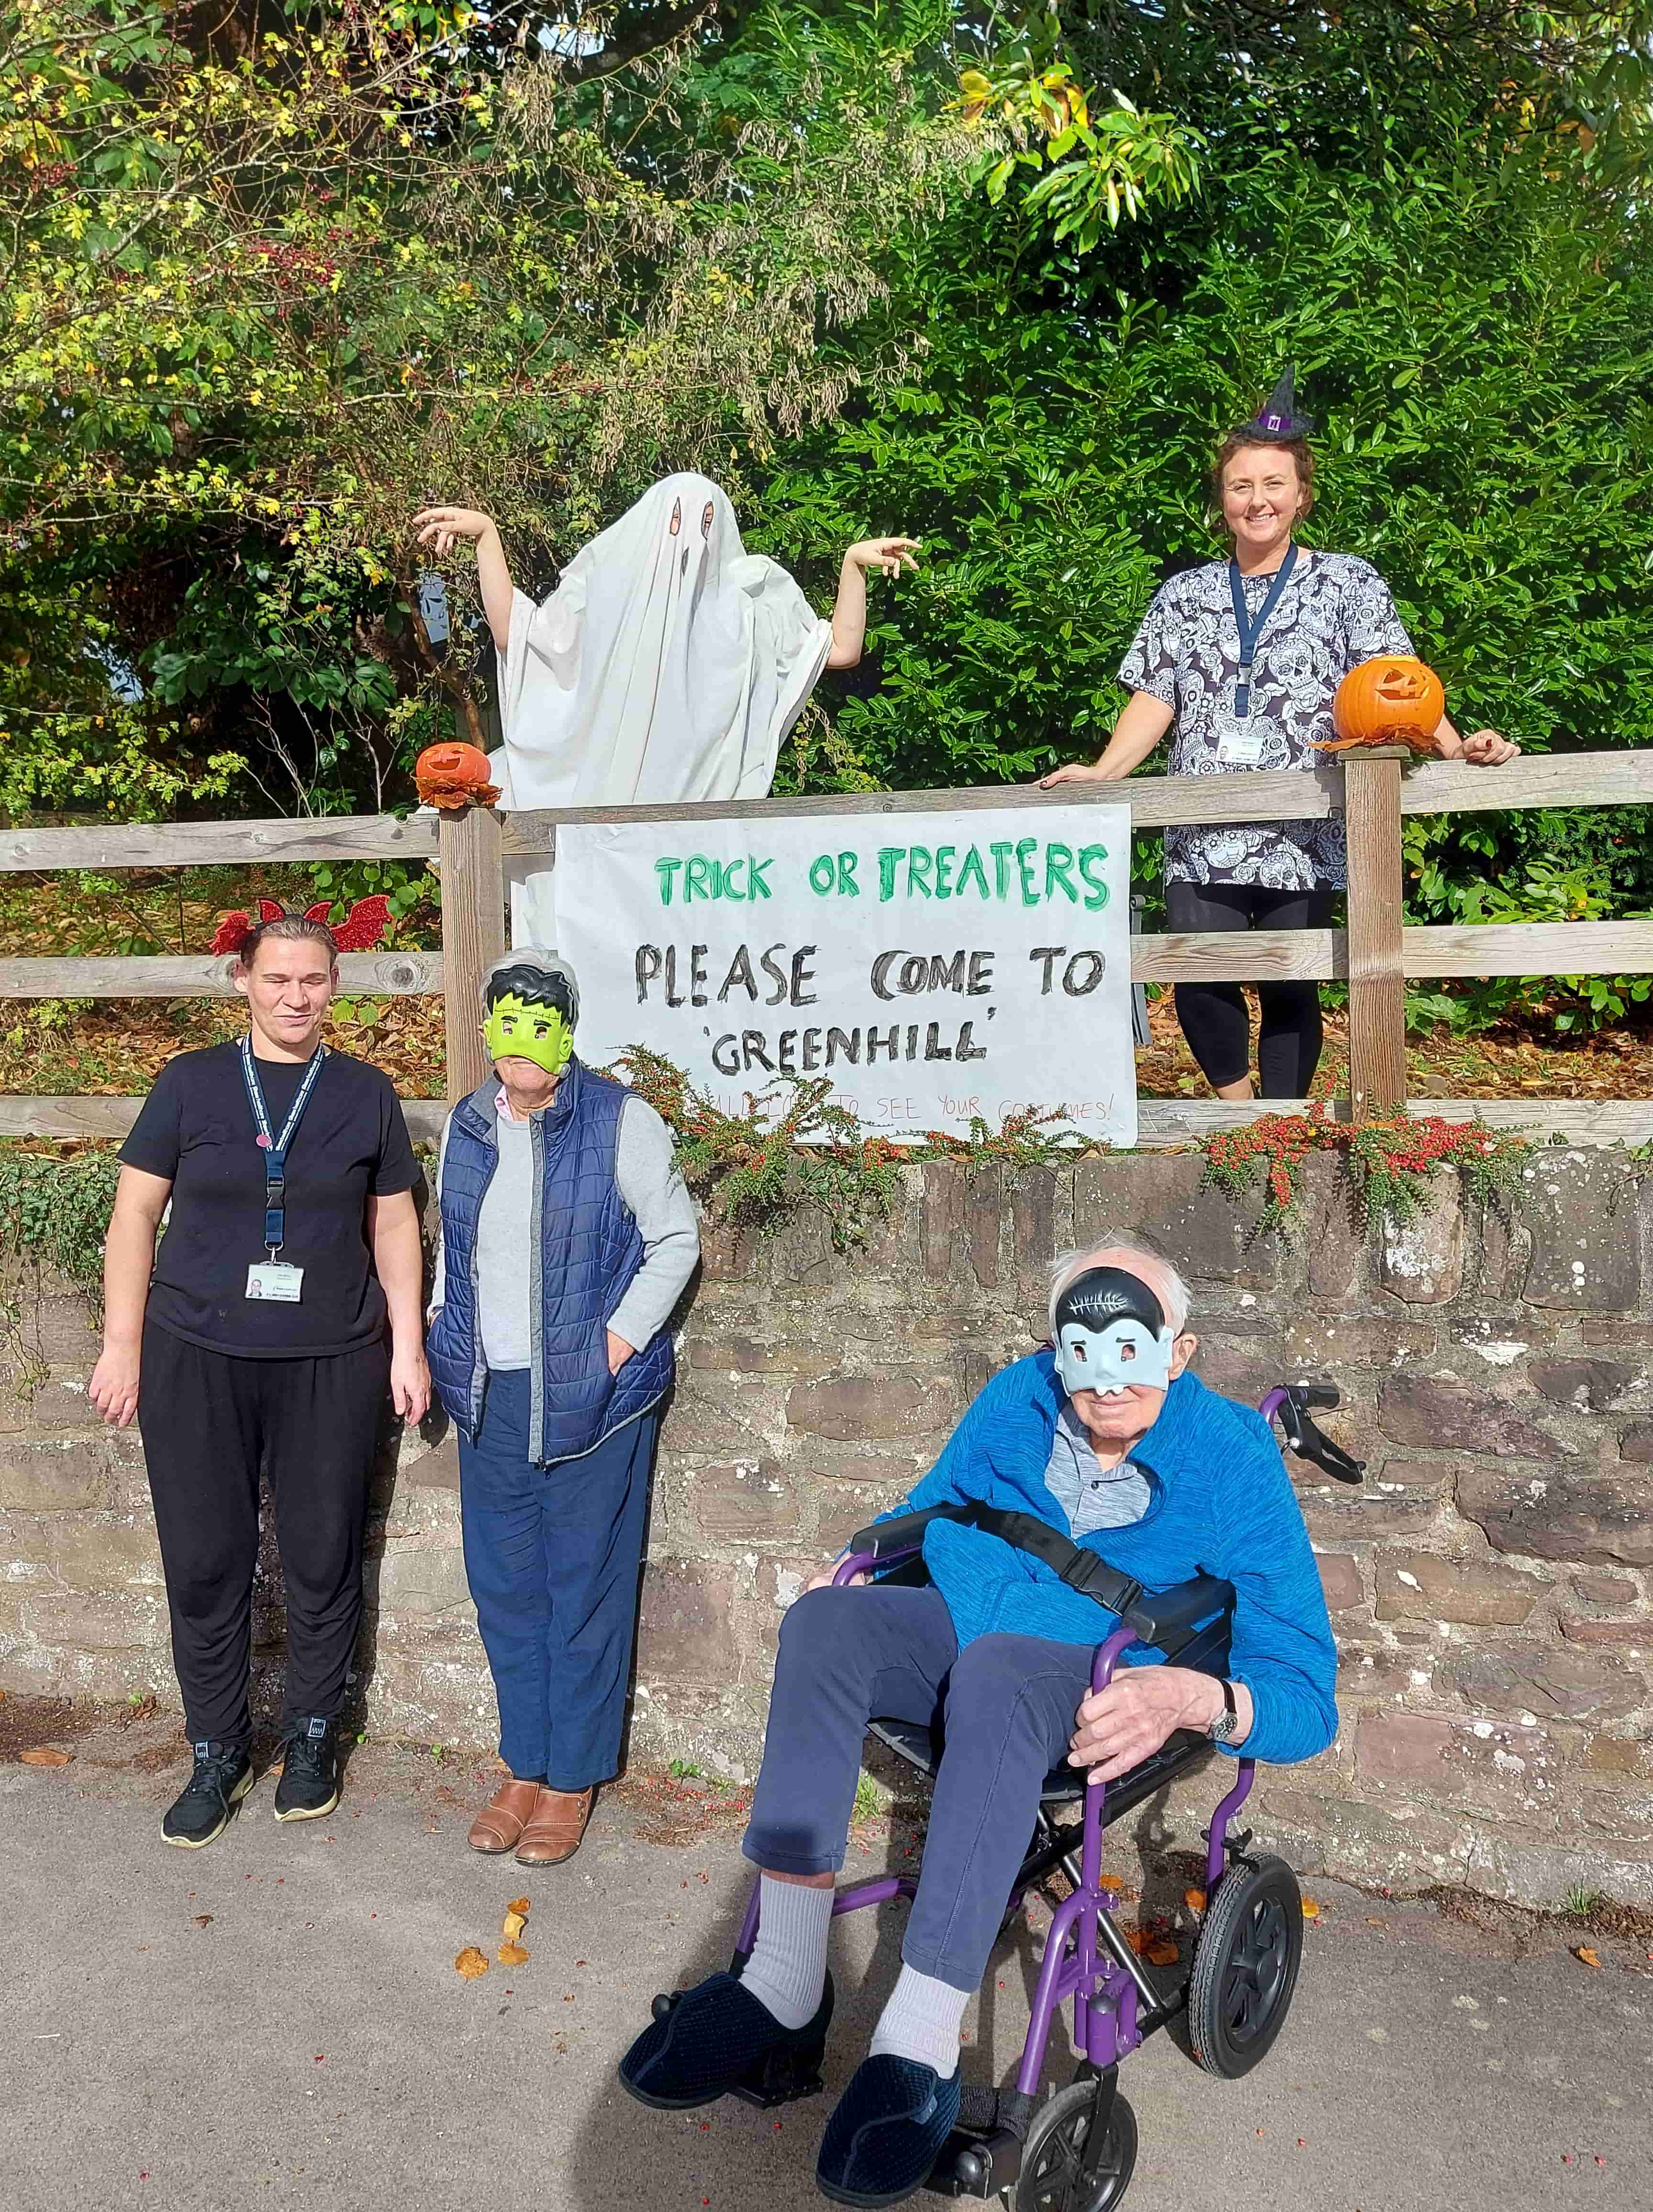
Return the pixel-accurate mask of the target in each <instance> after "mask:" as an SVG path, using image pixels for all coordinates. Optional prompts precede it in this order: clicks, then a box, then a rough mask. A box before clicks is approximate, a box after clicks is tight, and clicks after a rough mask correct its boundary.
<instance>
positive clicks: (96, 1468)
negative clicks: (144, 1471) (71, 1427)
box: [0, 1437, 115, 1513]
mask: <svg viewBox="0 0 1653 2212" xmlns="http://www.w3.org/2000/svg"><path fill="white" fill-rule="evenodd" d="M114 1502H115V1474H114V1468H113V1465H112V1461H111V1456H110V1453H109V1449H108V1446H107V1444H106V1441H105V1440H104V1439H103V1438H102V1437H80V1438H77V1439H76V1440H75V1441H74V1442H72V1443H70V1442H64V1443H24V1442H21V1441H14V1440H12V1439H11V1438H9V1437H8V1438H7V1439H5V1440H4V1441H3V1442H0V1505H7V1506H12V1507H15V1509H16V1510H19V1511H21V1512H24V1513H59V1512H65V1511H72V1510H75V1509H76V1508H77V1507H82V1506H88V1505H112V1504H114Z"/></svg>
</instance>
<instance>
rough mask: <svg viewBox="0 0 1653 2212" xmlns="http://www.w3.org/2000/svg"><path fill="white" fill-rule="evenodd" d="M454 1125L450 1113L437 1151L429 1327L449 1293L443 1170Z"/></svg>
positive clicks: (426, 1317) (427, 1318) (427, 1320)
mask: <svg viewBox="0 0 1653 2212" xmlns="http://www.w3.org/2000/svg"><path fill="white" fill-rule="evenodd" d="M452 1127H453V1115H451V1114H450V1115H448V1117H447V1121H444V1122H443V1124H442V1141H441V1146H439V1147H438V1149H437V1153H436V1264H435V1273H434V1274H433V1276H432V1278H431V1285H430V1304H428V1306H427V1307H426V1309H425V1322H426V1325H427V1327H428V1325H429V1324H430V1322H433V1321H434V1320H435V1317H436V1316H437V1315H438V1314H439V1313H440V1312H441V1306H442V1300H443V1299H444V1297H446V1296H447V1268H446V1266H445V1264H444V1262H445V1258H446V1255H445V1254H444V1252H443V1249H442V1170H443V1169H444V1168H445V1167H446V1166H447V1133H448V1131H449V1130H450V1129H451V1128H452Z"/></svg>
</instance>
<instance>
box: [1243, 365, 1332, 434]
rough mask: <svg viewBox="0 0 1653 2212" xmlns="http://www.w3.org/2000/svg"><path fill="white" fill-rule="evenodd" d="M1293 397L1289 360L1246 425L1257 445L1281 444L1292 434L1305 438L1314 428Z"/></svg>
mask: <svg viewBox="0 0 1653 2212" xmlns="http://www.w3.org/2000/svg"><path fill="white" fill-rule="evenodd" d="M1292 399H1293V393H1292V389H1291V362H1289V361H1288V362H1286V364H1285V368H1283V369H1281V371H1280V373H1279V382H1278V383H1277V384H1276V385H1275V386H1274V389H1273V391H1272V392H1270V393H1269V395H1268V397H1267V399H1265V400H1264V402H1263V404H1262V405H1261V407H1260V408H1259V409H1258V410H1257V411H1256V413H1255V415H1254V416H1252V418H1251V420H1250V422H1248V423H1247V424H1246V426H1245V427H1246V428H1247V430H1248V431H1249V433H1250V434H1251V435H1253V436H1254V437H1255V439H1256V440H1257V441H1258V443H1259V444H1260V445H1284V444H1285V442H1286V441H1288V440H1289V439H1291V438H1306V437H1307V436H1308V435H1309V433H1310V430H1312V429H1313V428H1314V427H1315V425H1314V418H1313V417H1312V416H1309V415H1298V414H1297V413H1296V412H1295V411H1294V410H1293V407H1292Z"/></svg>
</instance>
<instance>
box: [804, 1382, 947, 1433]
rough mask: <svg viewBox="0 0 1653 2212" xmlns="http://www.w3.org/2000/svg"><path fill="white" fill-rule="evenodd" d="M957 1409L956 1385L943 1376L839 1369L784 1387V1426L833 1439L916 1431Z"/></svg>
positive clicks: (941, 1420)
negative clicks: (922, 1378)
mask: <svg viewBox="0 0 1653 2212" xmlns="http://www.w3.org/2000/svg"><path fill="white" fill-rule="evenodd" d="M958 1412H959V1405H958V1391H957V1383H955V1382H954V1381H953V1379H952V1378H951V1376H934V1377H933V1378H930V1379H928V1380H926V1381H919V1380H918V1379H916V1378H915V1377H911V1376H898V1375H840V1376H835V1377H834V1378H833V1379H832V1380H830V1381H827V1382H821V1383H799V1384H798V1385H797V1387H796V1388H795V1389H792V1390H789V1391H788V1392H787V1426H788V1428H790V1429H793V1430H796V1431H800V1432H801V1433H802V1434H804V1435H805V1436H815V1437H826V1438H827V1439H828V1440H829V1441H830V1442H834V1443H859V1442H861V1441H863V1440H866V1441H868V1442H876V1441H880V1440H889V1439H893V1438H895V1437H915V1436H921V1435H923V1434H925V1433H926V1432H927V1431H933V1430H934V1429H936V1428H938V1427H939V1426H941V1425H951V1422H952V1421H953V1420H955V1419H957V1414H958Z"/></svg>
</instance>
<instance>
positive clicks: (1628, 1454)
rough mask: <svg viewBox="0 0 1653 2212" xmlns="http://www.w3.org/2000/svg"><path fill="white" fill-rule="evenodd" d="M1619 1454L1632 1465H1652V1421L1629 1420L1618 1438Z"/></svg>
mask: <svg viewBox="0 0 1653 2212" xmlns="http://www.w3.org/2000/svg"><path fill="white" fill-rule="evenodd" d="M1619 1456H1620V1458H1621V1459H1627V1460H1628V1461H1629V1462H1630V1463H1631V1465H1632V1467H1653V1421H1631V1422H1629V1423H1627V1424H1626V1427H1625V1429H1624V1431H1623V1433H1622V1434H1621V1435H1620V1438H1619Z"/></svg>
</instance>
